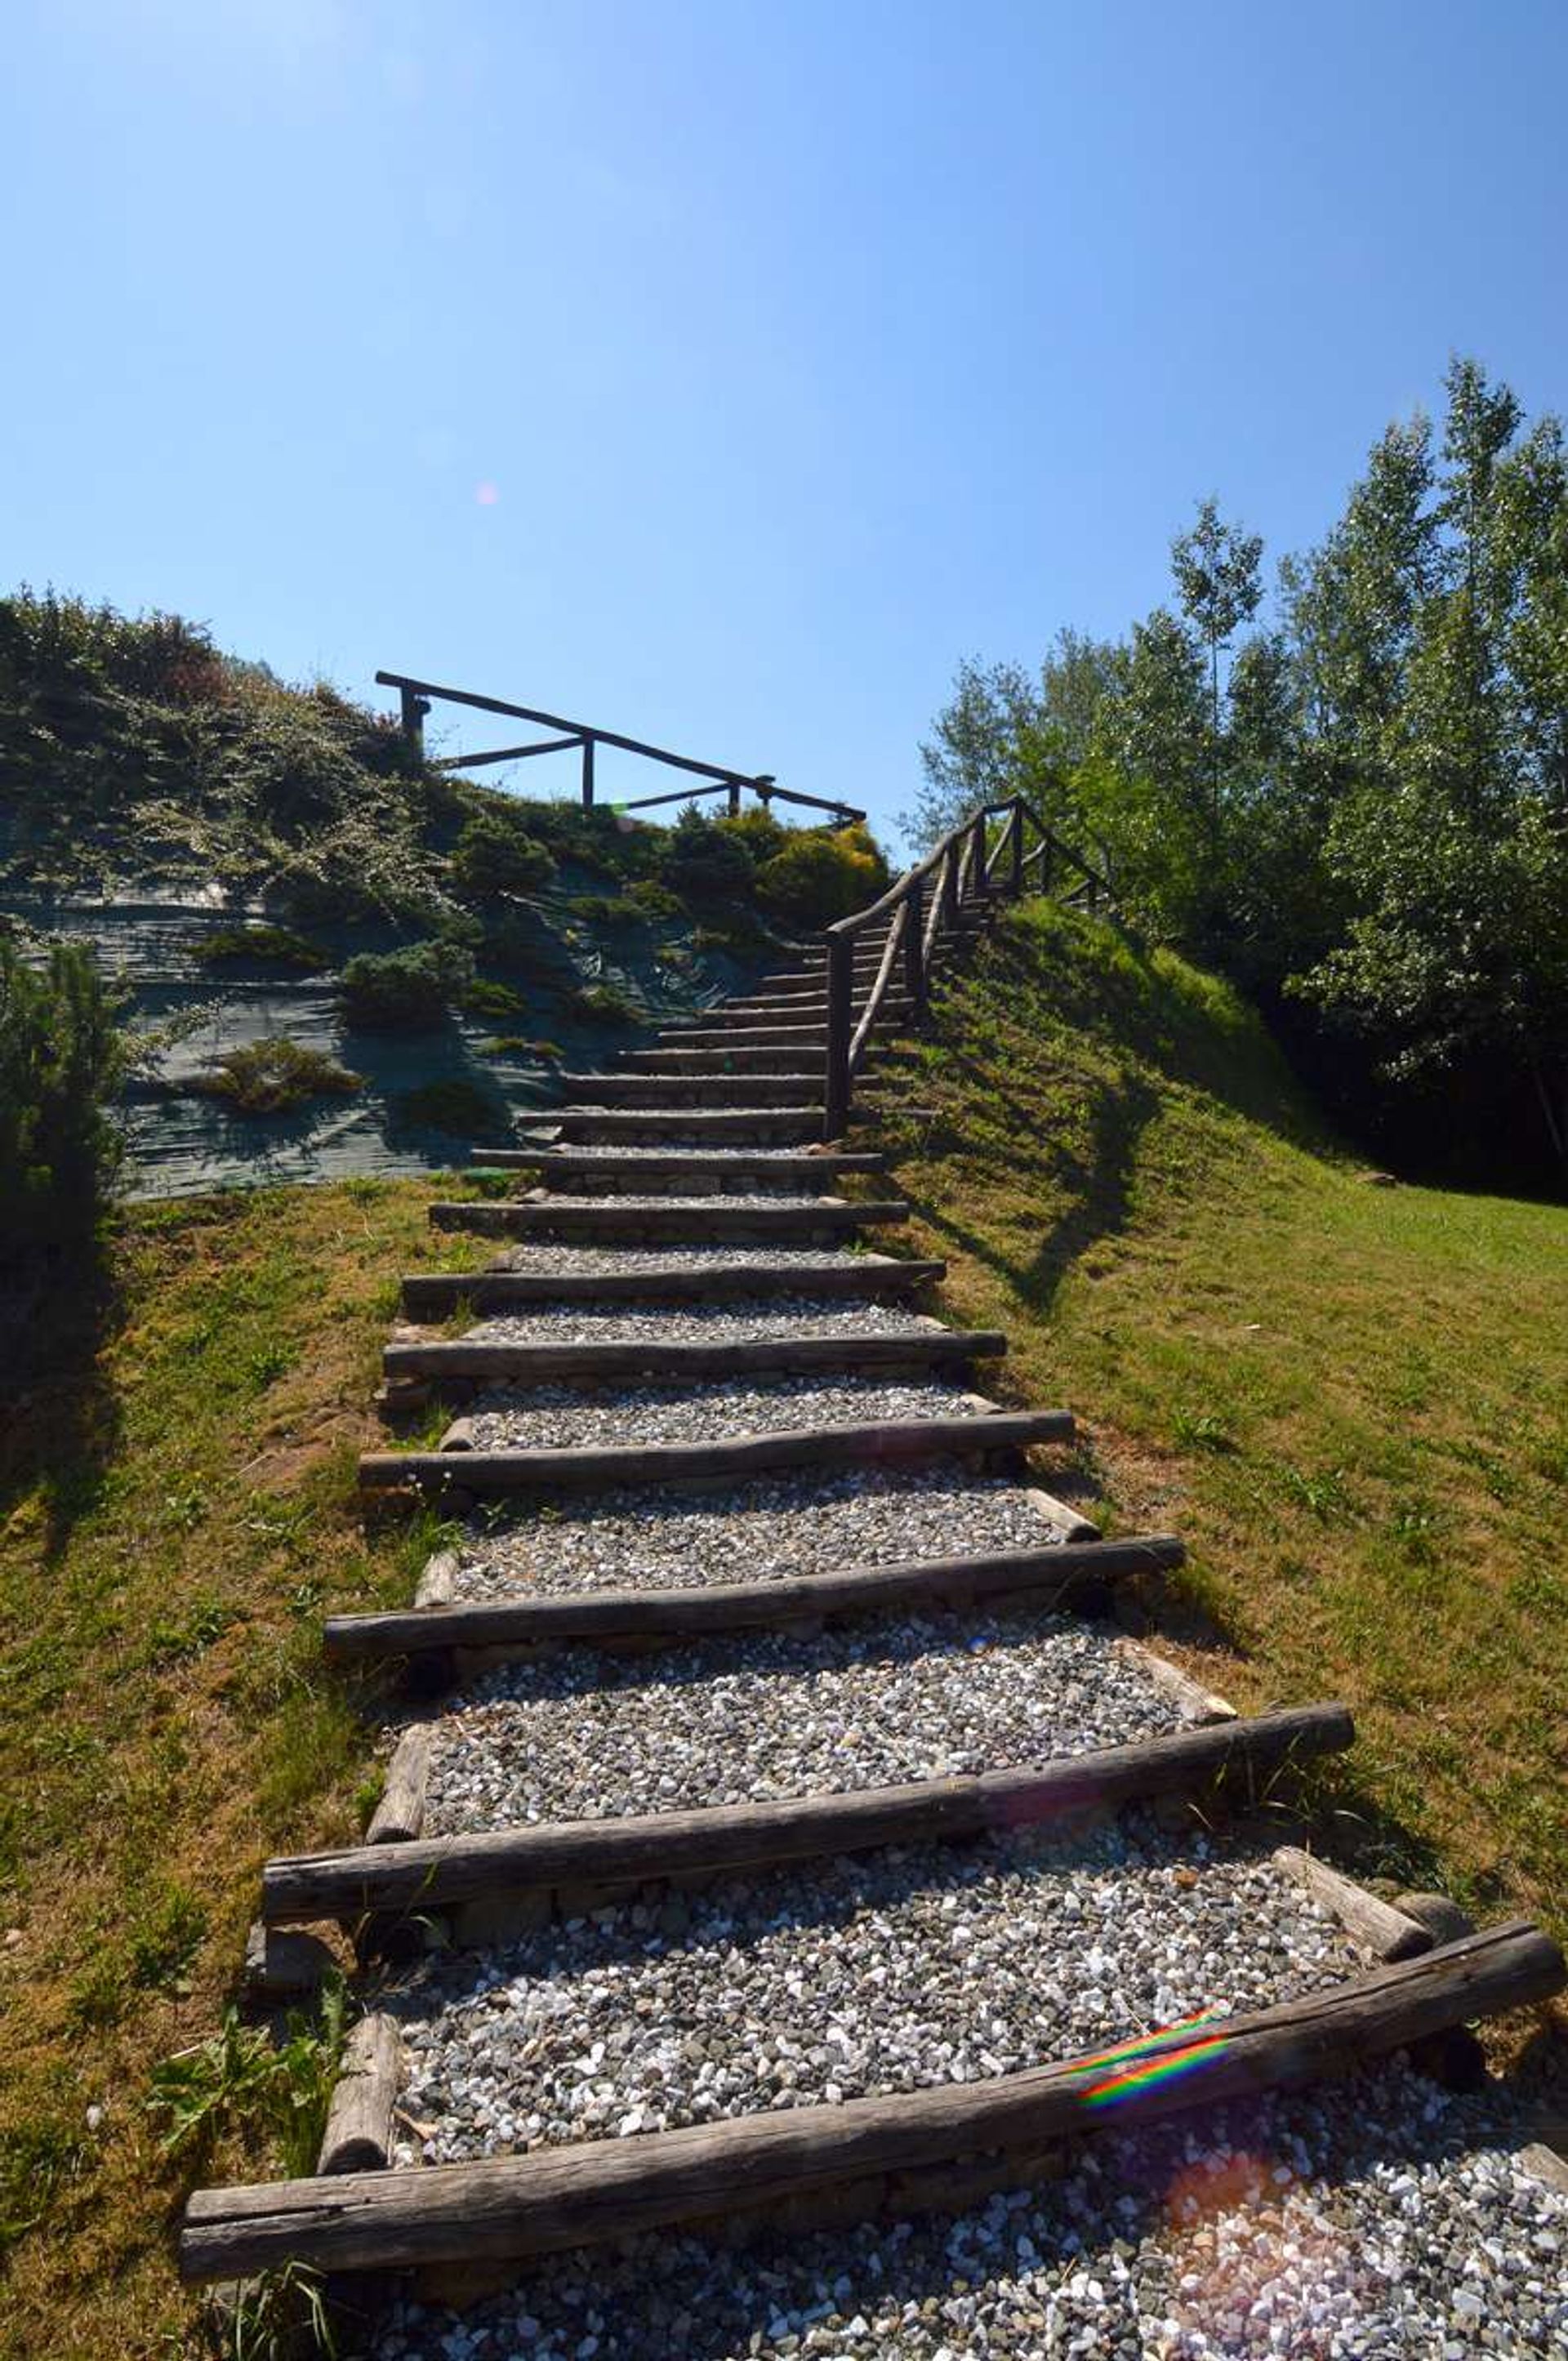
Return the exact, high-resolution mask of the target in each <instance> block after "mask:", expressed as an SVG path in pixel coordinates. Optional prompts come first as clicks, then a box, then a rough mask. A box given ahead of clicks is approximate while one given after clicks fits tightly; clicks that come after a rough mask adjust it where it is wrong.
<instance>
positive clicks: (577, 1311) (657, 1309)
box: [464, 1295, 933, 1345]
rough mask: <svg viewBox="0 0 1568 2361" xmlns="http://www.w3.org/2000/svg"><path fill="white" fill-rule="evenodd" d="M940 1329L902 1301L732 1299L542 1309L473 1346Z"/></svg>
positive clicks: (506, 1318)
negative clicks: (624, 1338)
mask: <svg viewBox="0 0 1568 2361" xmlns="http://www.w3.org/2000/svg"><path fill="white" fill-rule="evenodd" d="M932 1330H933V1323H932V1322H931V1321H930V1320H929V1319H925V1318H923V1317H922V1316H921V1314H920V1313H919V1312H910V1311H907V1310H905V1307H904V1306H903V1305H902V1304H900V1303H899V1302H897V1301H889V1302H884V1303H883V1302H876V1301H871V1302H866V1303H857V1302H856V1301H854V1299H853V1298H852V1297H851V1298H850V1299H848V1300H845V1299H843V1298H840V1297H835V1296H820V1297H812V1296H801V1295H754V1296H729V1297H724V1298H722V1299H720V1300H718V1301H714V1302H696V1303H674V1304H646V1305H643V1304H638V1303H572V1302H557V1303H539V1304H536V1305H531V1306H530V1307H529V1309H528V1311H527V1312H504V1313H499V1314H498V1315H497V1316H496V1317H495V1318H494V1319H492V1320H482V1321H480V1322H479V1323H478V1325H477V1327H473V1328H470V1329H467V1330H466V1332H465V1334H464V1342H465V1344H469V1345H523V1344H530V1345H532V1344H549V1345H598V1344H608V1343H609V1342H611V1341H612V1340H615V1339H620V1338H622V1337H635V1338H636V1339H637V1340H638V1341H639V1342H641V1341H642V1340H643V1339H649V1338H651V1339H656V1340H658V1341H661V1342H664V1343H668V1344H672V1345H674V1344H682V1343H686V1342H690V1343H693V1344H704V1345H733V1344H742V1343H751V1342H752V1341H754V1340H756V1339H759V1338H765V1337H769V1336H798V1335H810V1336H820V1335H831V1336H842V1337H844V1338H846V1339H847V1340H849V1341H850V1342H853V1340H854V1339H855V1338H857V1337H861V1336H915V1337H919V1336H929V1335H930V1334H932Z"/></svg>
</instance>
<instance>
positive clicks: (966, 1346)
mask: <svg viewBox="0 0 1568 2361" xmlns="http://www.w3.org/2000/svg"><path fill="white" fill-rule="evenodd" d="M1006 1350H1007V1339H1006V1337H1005V1336H1004V1335H1003V1334H1002V1331H1001V1330H1000V1329H999V1328H931V1329H927V1330H923V1331H922V1332H921V1333H920V1334H917V1335H894V1336H879V1335H874V1334H868V1333H867V1332H866V1331H865V1330H864V1329H858V1330H857V1329H849V1330H846V1331H844V1332H842V1333H840V1334H839V1335H834V1334H832V1333H831V1332H830V1331H829V1332H826V1333H819V1334H790V1335H780V1336H748V1337H744V1338H728V1339H725V1340H723V1341H718V1340H716V1341H715V1342H714V1343H712V1344H707V1343H706V1342H704V1341H703V1340H702V1339H700V1338H694V1339H692V1340H690V1341H686V1340H684V1339H683V1340H682V1341H681V1342H679V1343H675V1344H671V1343H668V1342H664V1341H661V1340H660V1339H659V1338H657V1337H650V1336H628V1337H613V1336H611V1337H607V1338H606V1339H605V1341H604V1342H603V1343H602V1344H592V1345H551V1344H547V1343H537V1344H536V1343H529V1344H493V1345H492V1344H486V1343H478V1344H470V1343H469V1342H468V1341H467V1339H466V1338H465V1337H456V1338H454V1339H452V1340H450V1341H448V1340H447V1339H445V1338H441V1339H437V1340H433V1341H432V1342H431V1343H430V1344H419V1345H388V1346H387V1348H386V1351H385V1352H384V1353H383V1354H382V1356H381V1366H382V1369H383V1372H384V1374H385V1375H386V1377H387V1378H388V1380H389V1382H392V1383H398V1382H408V1381H411V1380H415V1379H420V1380H423V1381H425V1382H427V1383H430V1384H433V1385H435V1386H437V1387H441V1386H445V1385H450V1384H452V1383H459V1384H463V1385H466V1386H475V1385H487V1384H488V1385H495V1386H515V1385H524V1386H554V1385H571V1384H574V1383H581V1384H596V1385H597V1384H606V1383H609V1382H611V1381H614V1380H620V1379H624V1380H626V1381H628V1382H630V1381H632V1380H634V1379H636V1378H659V1379H662V1380H673V1379H677V1378H689V1379H690V1380H691V1381H692V1383H693V1384H698V1383H701V1382H703V1381H704V1380H707V1379H709V1378H740V1377H749V1376H756V1375H761V1374H764V1373H772V1372H774V1371H782V1372H784V1373H785V1374H787V1375H790V1376H800V1375H802V1374H805V1373H813V1374H817V1375H822V1374H828V1375H831V1374H835V1373H841V1374H843V1375H845V1376H860V1375H863V1374H866V1373H868V1372H871V1371H874V1370H879V1369H907V1370H911V1371H919V1372H927V1371H932V1370H937V1371H941V1372H944V1373H948V1372H960V1371H962V1370H963V1369H966V1368H968V1367H970V1364H971V1363H973V1362H975V1361H981V1360H994V1359H996V1358H998V1357H999V1356H1001V1355H1002V1354H1003V1353H1005V1351H1006Z"/></svg>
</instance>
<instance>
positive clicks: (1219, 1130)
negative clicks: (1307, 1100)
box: [887, 903, 1568, 1933]
mask: <svg viewBox="0 0 1568 2361" xmlns="http://www.w3.org/2000/svg"><path fill="white" fill-rule="evenodd" d="M889 1095H890V1100H891V1104H892V1106H893V1108H894V1115H893V1117H892V1122H891V1129H890V1134H889V1136H888V1137H887V1145H888V1147H889V1148H890V1149H891V1150H892V1152H893V1155H894V1160H895V1167H896V1170H897V1172H898V1177H899V1184H900V1190H901V1193H903V1194H905V1195H906V1196H908V1197H909V1198H910V1199H911V1200H912V1202H913V1203H914V1205H915V1207H916V1222H915V1224H913V1243H914V1245H915V1246H916V1247H917V1249H918V1250H919V1251H922V1252H927V1253H933V1254H938V1255H942V1256H945V1257H947V1259H948V1266H949V1271H950V1277H949V1279H948V1288H947V1300H948V1305H949V1307H950V1309H951V1310H952V1312H954V1313H955V1314H956V1315H957V1316H958V1317H959V1318H960V1319H961V1320H962V1321H963V1323H964V1324H966V1325H973V1326H977V1327H980V1326H996V1327H1000V1328H1003V1329H1005V1330H1006V1331H1007V1332H1008V1334H1009V1336H1010V1338H1011V1351H1010V1355H1009V1358H1008V1360H1007V1362H1006V1363H1005V1364H1004V1372H1005V1377H1004V1382H1005V1386H1006V1389H1007V1391H1008V1392H1009V1393H1010V1394H1011V1395H1012V1396H1014V1397H1015V1398H1017V1399H1018V1400H1025V1401H1031V1402H1036V1403H1042V1402H1064V1403H1066V1404H1067V1405H1068V1406H1069V1407H1071V1408H1073V1409H1074V1410H1076V1411H1078V1412H1079V1413H1080V1415H1081V1417H1082V1419H1083V1421H1084V1422H1085V1425H1086V1427H1087V1432H1088V1435H1089V1438H1090V1442H1089V1447H1088V1455H1087V1461H1086V1473H1087V1474H1088V1475H1089V1476H1090V1477H1091V1478H1092V1479H1093V1480H1094V1482H1095V1483H1096V1484H1097V1485H1098V1486H1099V1487H1101V1488H1102V1490H1103V1494H1104V1496H1105V1499H1104V1503H1103V1504H1102V1508H1101V1509H1099V1510H1096V1513H1097V1514H1103V1513H1104V1508H1105V1507H1107V1506H1108V1508H1109V1510H1110V1512H1111V1519H1112V1521H1113V1524H1116V1525H1120V1526H1121V1527H1122V1528H1123V1529H1124V1530H1125V1529H1129V1528H1133V1527H1138V1528H1141V1529H1143V1530H1145V1531H1147V1530H1151V1529H1162V1530H1175V1531H1178V1532H1180V1533H1181V1534H1182V1535H1183V1536H1184V1537H1185V1538H1186V1540H1187V1541H1188V1543H1189V1545H1190V1551H1191V1565H1190V1568H1189V1570H1188V1571H1187V1573H1186V1574H1185V1575H1184V1576H1183V1577H1182V1578H1181V1587H1182V1589H1183V1590H1184V1592H1185V1596H1186V1597H1187V1598H1188V1600H1189V1601H1190V1602H1191V1603H1192V1604H1194V1605H1197V1606H1201V1608H1202V1609H1204V1610H1205V1611H1206V1614H1207V1616H1208V1617H1209V1618H1210V1619H1212V1623H1213V1625H1214V1626H1216V1627H1217V1629H1218V1631H1220V1632H1221V1633H1222V1634H1223V1636H1224V1642H1225V1644H1226V1645H1227V1646H1228V1648H1229V1649H1231V1650H1232V1651H1234V1662H1225V1661H1223V1660H1222V1661H1213V1660H1211V1663H1210V1664H1209V1668H1208V1669H1209V1676H1210V1678H1211V1681H1212V1686H1216V1687H1218V1688H1220V1689H1221V1690H1229V1692H1230V1693H1231V1694H1232V1695H1233V1696H1234V1697H1235V1698H1236V1701H1237V1702H1238V1703H1245V1704H1246V1705H1248V1706H1252V1707H1256V1706H1261V1705H1263V1704H1266V1703H1267V1702H1269V1701H1270V1700H1274V1699H1289V1700H1296V1701H1299V1700H1300V1699H1302V1698H1305V1697H1323V1696H1330V1695H1337V1696H1341V1697H1344V1698H1345V1699H1346V1700H1347V1702H1349V1703H1350V1704H1351V1705H1352V1706H1353V1707H1354V1709H1355V1712H1356V1715H1357V1719H1358V1722H1359V1726H1360V1730H1361V1741H1362V1742H1361V1745H1360V1748H1359V1750H1358V1752H1357V1756H1356V1776H1357V1779H1358V1781H1359V1782H1360V1783H1361V1788H1362V1792H1361V1793H1360V1794H1359V1795H1356V1796H1354V1797H1352V1798H1350V1799H1349V1800H1351V1801H1352V1802H1354V1805H1355V1808H1356V1809H1357V1811H1358V1812H1360V1813H1362V1814H1364V1815H1365V1817H1364V1818H1363V1819H1362V1820H1361V1821H1360V1822H1358V1823H1347V1824H1346V1827H1345V1830H1344V1833H1345V1835H1346V1837H1347V1838H1349V1839H1354V1840H1356V1841H1357V1842H1358V1844H1359V1849H1360V1858H1361V1860H1362V1861H1363V1863H1364V1865H1365V1867H1367V1868H1368V1869H1369V1870H1371V1871H1374V1872H1376V1871H1379V1870H1382V1869H1389V1870H1391V1871H1393V1872H1395V1873H1398V1874H1402V1875H1404V1876H1405V1877H1406V1878H1407V1882H1408V1881H1409V1878H1410V1877H1411V1876H1414V1877H1415V1879H1416V1881H1417V1882H1418V1883H1432V1882H1441V1883H1445V1884H1447V1885H1448V1886H1450V1887H1451V1888H1452V1890H1453V1892H1454V1893H1455V1894H1457V1895H1458V1896H1460V1897H1461V1898H1462V1899H1464V1900H1466V1901H1467V1902H1469V1903H1471V1904H1473V1905H1475V1906H1476V1907H1477V1908H1483V1909H1486V1910H1496V1909H1497V1908H1498V1907H1501V1906H1506V1905H1509V1904H1517V1905H1520V1906H1522V1907H1524V1908H1526V1909H1529V1910H1530V1911H1531V1912H1534V1913H1536V1914H1539V1915H1540V1916H1542V1917H1543V1918H1544V1919H1545V1920H1547V1921H1548V1922H1549V1923H1552V1924H1553V1925H1554V1926H1555V1927H1556V1929H1557V1930H1558V1931H1559V1932H1560V1933H1561V1932H1563V1931H1564V1930H1565V1929H1568V1827H1565V1823H1564V1816H1563V1783H1562V1765H1563V1761H1564V1760H1565V1759H1568V1716H1565V1708H1564V1697H1563V1677H1562V1674H1563V1661H1564V1653H1565V1643H1568V1582H1565V1581H1564V1579H1563V1574H1562V1572H1561V1570H1560V1564H1561V1557H1562V1529H1563V1518H1564V1514H1565V1512H1568V1212H1565V1211H1564V1210H1563V1209H1562V1208H1559V1207H1552V1206H1550V1205H1545V1204H1535V1203H1529V1202H1519V1201H1517V1200H1510V1199H1507V1198H1499V1197H1487V1196H1480V1195H1463V1194H1457V1193H1452V1192H1445V1191H1440V1190H1435V1189H1418V1188H1408V1187H1387V1186H1379V1185H1376V1180H1375V1178H1374V1177H1372V1176H1368V1175H1367V1174H1366V1173H1365V1172H1364V1171H1362V1170H1359V1169H1358V1168H1357V1167H1356V1166H1355V1165H1354V1163H1351V1162H1349V1161H1347V1160H1346V1159H1343V1157H1342V1156H1340V1155H1339V1154H1337V1153H1336V1152H1335V1150H1334V1148H1333V1147H1332V1143H1330V1142H1329V1141H1328V1140H1327V1139H1326V1138H1325V1137H1323V1136H1322V1134H1321V1131H1320V1130H1319V1128H1318V1127H1317V1126H1316V1123H1315V1120H1314V1118H1313V1116H1312V1115H1311V1114H1310V1111H1309V1110H1308V1108H1307V1107H1306V1106H1305V1104H1304V1103H1303V1101H1302V1099H1301V1097H1300V1095H1299V1093H1298V1092H1297V1090H1296V1089H1295V1087H1294V1086H1293V1084H1292V1082H1291V1080H1290V1077H1289V1075H1288V1072H1287V1071H1286V1069H1285V1067H1284V1065H1283V1063H1282V1061H1281V1060H1280V1059H1279V1057H1278V1055H1277V1052H1276V1050H1275V1049H1274V1048H1273V1046H1272V1044H1271V1043H1270V1041H1269V1039H1268V1038H1267V1036H1266V1033H1265V1031H1264V1029H1263V1028H1262V1027H1261V1026H1260V1025H1259V1024H1258V1022H1257V1021H1256V1019H1255V1016H1253V1015H1252V1014H1251V1012H1250V1011H1249V1010H1248V1009H1247V1008H1246V1006H1245V1004H1244V1003H1243V1002H1242V1001H1241V1000H1240V999H1239V998H1238V997H1237V996H1236V994H1234V991H1233V990H1232V989H1231V988H1230V987H1229V986H1227V985H1226V984H1224V983H1221V982H1219V981H1217V980H1216V979H1215V978H1214V977H1213V976H1212V975H1210V974H1207V973H1204V972H1202V971H1201V970H1199V969H1197V968H1195V967H1193V966H1191V965H1190V964H1189V963H1188V962H1187V961H1183V960H1182V959H1180V958H1179V957H1178V956H1177V955H1176V954H1174V953H1173V952H1171V951H1169V950H1154V951H1152V952H1147V953H1145V952H1143V951H1140V950H1136V949H1135V948H1134V947H1133V946H1132V945H1131V944H1130V943H1129V942H1128V941H1127V940H1125V939H1124V938H1123V937H1121V936H1120V935H1119V934H1118V933H1116V932H1115V931H1113V929H1112V928H1110V927H1108V926H1105V925H1102V924H1097V923H1095V922H1093V921H1091V920H1087V919H1083V918H1080V917H1073V916H1071V915H1069V914H1065V913H1063V912H1061V911H1059V910H1057V909H1055V908H1053V907H1051V906H1047V905H1045V904H1041V903H1033V904H1029V905H1025V906H1021V907H1020V908H1019V909H1018V910H1017V911H1016V912H1014V913H1013V914H1012V915H1010V916H1009V917H1007V918H1006V919H1005V920H1004V921H1003V923H1002V924H1001V926H1000V927H999V928H998V931H997V933H996V935H995V936H994V938H993V939H992V940H991V942H990V943H989V944H988V945H987V947H986V948H985V950H983V952H982V953H981V957H980V959H979V961H978V962H977V964H976V966H975V968H974V970H973V971H972V972H970V974H969V975H967V976H962V977H959V979H958V980H957V981H956V982H955V983H953V984H952V986H951V988H950V989H949V991H948V994H947V997H946V999H945V1002H944V1004H943V1005H942V1008H941V1010H940V1013H939V1016H938V1022H937V1024H936V1026H935V1028H934V1031H933V1034H932V1036H931V1038H929V1039H928V1040H927V1041H923V1042H921V1043H919V1044H917V1045H916V1046H915V1047H914V1048H913V1049H911V1050H910V1052H909V1054H908V1058H907V1060H906V1062H905V1063H904V1064H903V1065H902V1066H901V1067H900V1069H899V1070H898V1078H897V1081H896V1084H895V1085H894V1086H892V1087H891V1088H890V1093H889ZM899 1104H904V1105H905V1106H907V1107H909V1108H928V1109H930V1110H932V1115H931V1119H930V1120H928V1121H927V1120H926V1119H924V1118H923V1117H919V1116H917V1115H914V1114H911V1115H898V1114H897V1112H896V1110H897V1108H898V1106H899Z"/></svg>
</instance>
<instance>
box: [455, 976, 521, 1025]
mask: <svg viewBox="0 0 1568 2361" xmlns="http://www.w3.org/2000/svg"><path fill="white" fill-rule="evenodd" d="M463 1005H464V1007H465V1008H466V1009H467V1010H469V1011H470V1012H471V1014H472V1015H474V1016H518V1015H520V1014H521V1010H522V1009H523V1007H524V1006H525V1005H526V1004H525V1003H524V1000H523V997H522V994H521V992H514V991H513V990H512V988H511V986H510V983H492V982H491V980H490V979H489V977H488V976H483V975H482V976H480V977H479V978H478V979H477V982H476V983H471V984H470V985H469V986H468V989H467V991H466V993H465V994H463Z"/></svg>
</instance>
